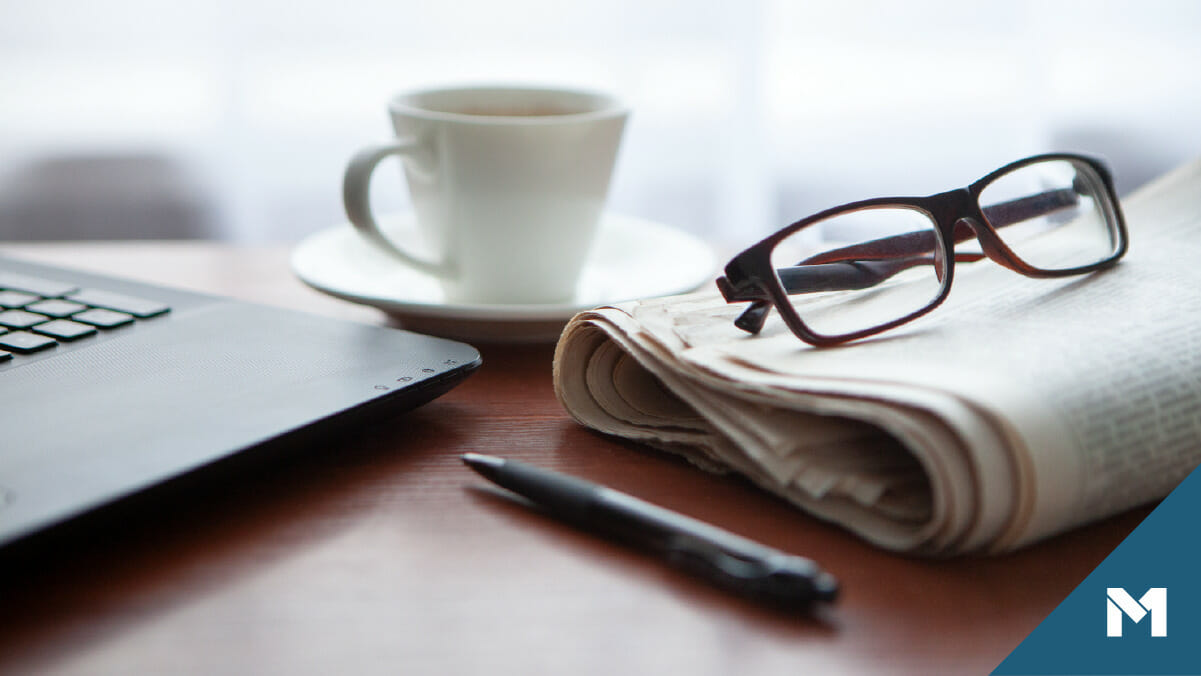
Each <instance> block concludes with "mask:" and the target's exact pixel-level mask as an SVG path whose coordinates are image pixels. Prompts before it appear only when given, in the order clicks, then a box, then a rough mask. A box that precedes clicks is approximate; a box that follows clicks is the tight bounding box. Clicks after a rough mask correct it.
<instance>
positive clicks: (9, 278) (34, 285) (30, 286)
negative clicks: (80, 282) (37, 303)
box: [0, 272, 79, 298]
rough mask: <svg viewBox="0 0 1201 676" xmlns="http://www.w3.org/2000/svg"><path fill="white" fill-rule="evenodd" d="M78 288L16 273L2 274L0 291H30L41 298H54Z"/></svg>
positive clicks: (65, 283) (0, 273)
mask: <svg viewBox="0 0 1201 676" xmlns="http://www.w3.org/2000/svg"><path fill="white" fill-rule="evenodd" d="M78 288H79V287H78V286H75V285H74V284H69V283H67V282H59V281H56V280H53V279H43V278H41V277H31V276H30V275H22V274H20V273H16V272H0V289H7V290H10V291H28V292H29V293H36V294H37V295H39V296H46V297H47V298H53V297H54V296H65V295H67V294H68V293H71V292H72V291H75V290H76V289H78Z"/></svg>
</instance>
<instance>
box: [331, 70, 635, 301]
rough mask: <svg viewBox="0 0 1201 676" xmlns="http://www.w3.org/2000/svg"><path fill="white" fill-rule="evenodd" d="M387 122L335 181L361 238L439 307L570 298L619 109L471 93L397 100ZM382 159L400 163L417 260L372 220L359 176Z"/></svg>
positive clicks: (520, 94)
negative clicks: (382, 137) (437, 292)
mask: <svg viewBox="0 0 1201 676" xmlns="http://www.w3.org/2000/svg"><path fill="white" fill-rule="evenodd" d="M389 113H390V114H391V117H392V126H393V128H394V129H395V132H396V139H395V140H394V141H393V142H392V143H387V144H383V145H378V146H371V147H368V148H364V149H363V150H361V151H359V152H358V153H357V154H356V155H355V156H354V157H353V158H352V159H351V161H350V164H349V166H347V168H346V175H345V179H344V181H343V200H344V202H345V205H346V214H347V216H349V218H350V222H351V223H353V224H354V226H355V227H356V228H357V229H358V231H359V232H360V233H361V234H362V235H363V236H364V237H365V238H366V239H367V241H369V242H371V243H372V244H375V245H376V246H377V247H379V248H380V249H382V250H383V251H386V252H388V253H389V254H391V255H392V256H393V257H395V258H396V260H397V262H398V264H403V265H408V266H410V267H413V268H416V269H418V270H421V271H423V272H425V273H427V274H430V275H433V276H435V277H437V278H438V279H439V280H440V281H441V283H442V287H443V289H444V290H445V294H446V300H447V301H448V302H454V303H481V304H483V303H498V304H504V303H509V304H533V303H555V302H565V301H568V300H570V299H571V298H572V296H573V294H574V292H575V287H576V282H577V281H578V278H579V275H580V272H581V270H582V269H583V267H584V263H585V259H586V257H587V255H588V250H589V248H590V246H591V243H592V240H593V239H594V234H595V232H596V229H597V225H598V223H599V221H600V217H601V214H602V212H603V210H604V204H605V198H606V196H607V193H608V190H609V180H610V177H611V175H612V173H613V164H614V161H615V159H616V156H617V149H618V146H619V145H620V143H621V135H622V131H623V129H624V128H625V122H626V118H627V117H628V116H629V110H628V109H627V108H626V107H625V106H623V105H622V104H621V103H619V102H618V101H617V100H616V99H615V98H613V97H612V96H609V95H606V94H601V93H596V92H588V91H578V90H568V89H550V88H535V87H496V86H473V87H457V88H446V89H427V90H421V91H414V92H408V93H403V94H400V95H397V96H396V97H394V98H393V99H392V101H391V103H390V105H389ZM389 155H399V156H401V158H402V161H403V164H404V169H405V176H406V179H407V183H408V186H409V194H410V197H411V198H412V202H413V206H414V210H415V212H416V220H417V225H418V229H419V231H420V233H421V235H422V236H423V237H424V239H425V243H426V245H427V247H428V248H429V249H432V252H433V253H432V255H431V256H429V257H422V256H419V255H417V254H415V253H413V249H414V247H413V243H412V242H399V241H393V240H392V239H390V238H389V237H388V236H386V235H385V233H384V232H383V231H381V230H380V227H379V225H378V224H377V223H376V220H375V218H374V217H373V216H372V213H371V205H370V201H369V192H370V190H369V187H370V180H371V174H372V172H373V171H374V169H375V167H376V166H377V165H378V164H379V162H380V161H381V160H383V159H384V158H385V157H388V156H389Z"/></svg>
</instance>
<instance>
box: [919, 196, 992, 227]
mask: <svg viewBox="0 0 1201 676" xmlns="http://www.w3.org/2000/svg"><path fill="white" fill-rule="evenodd" d="M930 199H931V201H932V202H933V203H934V204H936V205H937V209H936V211H935V213H934V217H935V218H936V219H937V220H938V223H939V225H941V226H942V227H944V228H946V229H947V230H951V229H953V228H954V227H955V226H956V225H957V224H958V223H959V221H961V220H964V219H969V220H972V221H978V220H980V219H981V218H982V217H983V214H981V213H980V204H979V201H978V200H977V199H976V196H975V195H974V194H972V191H971V190H970V189H968V188H956V189H955V190H948V191H946V192H941V193H938V194H937V195H933V196H932V197H931V198H930Z"/></svg>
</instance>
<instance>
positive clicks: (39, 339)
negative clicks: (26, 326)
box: [0, 331, 58, 354]
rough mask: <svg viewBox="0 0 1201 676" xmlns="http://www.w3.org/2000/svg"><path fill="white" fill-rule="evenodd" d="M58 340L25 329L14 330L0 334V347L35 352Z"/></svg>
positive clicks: (24, 352) (52, 345)
mask: <svg viewBox="0 0 1201 676" xmlns="http://www.w3.org/2000/svg"><path fill="white" fill-rule="evenodd" d="M57 344H58V342H57V341H55V340H54V339H53V338H47V337H46V336H39V335H37V334H34V333H29V332H27V331H14V332H12V333H6V334H4V335H3V336H0V348H3V349H5V350H11V351H12V352H19V353H21V354H27V353H29V352H37V351H38V350H45V349H46V348H48V347H54V346H55V345H57Z"/></svg>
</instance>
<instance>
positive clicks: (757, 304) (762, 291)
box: [717, 153, 1129, 347]
mask: <svg viewBox="0 0 1201 676" xmlns="http://www.w3.org/2000/svg"><path fill="white" fill-rule="evenodd" d="M1055 160H1065V161H1069V162H1072V163H1079V164H1083V165H1086V166H1087V167H1089V168H1090V169H1091V170H1093V171H1094V172H1095V173H1096V174H1097V176H1098V177H1099V178H1100V179H1101V183H1102V187H1103V188H1104V194H1102V195H1099V197H1102V198H1104V199H1102V200H1101V202H1102V203H1101V204H1100V205H1099V206H1100V208H1101V209H1102V211H1103V213H1104V214H1105V216H1107V217H1108V218H1109V219H1110V223H1111V224H1112V225H1113V226H1114V230H1115V234H1116V236H1117V242H1116V246H1115V247H1114V252H1113V254H1112V255H1110V256H1109V257H1108V258H1105V259H1103V260H1101V261H1098V262H1096V263H1091V264H1089V265H1082V266H1077V267H1072V268H1063V269H1052V270H1048V269H1043V268H1038V267H1035V266H1033V265H1030V264H1029V263H1027V262H1025V261H1023V260H1022V259H1021V258H1020V257H1019V256H1018V255H1017V254H1015V253H1014V252H1013V250H1012V249H1010V248H1009V246H1008V245H1006V244H1005V242H1004V241H1003V240H1002V239H1001V237H1000V235H999V234H998V233H997V226H995V225H994V224H993V223H990V222H989V219H988V218H987V217H986V216H985V214H984V208H983V207H981V205H980V194H981V192H982V191H983V190H984V189H985V188H986V187H988V186H989V185H990V184H991V183H993V182H994V181H996V180H997V179H998V178H1000V177H1002V176H1004V175H1006V174H1009V173H1010V172H1013V171H1015V170H1017V169H1021V168H1023V167H1026V166H1029V165H1032V164H1040V163H1043V162H1050V161H1055ZM881 207H896V208H909V209H915V210H917V211H920V212H924V213H925V214H926V215H927V216H929V217H930V219H931V221H932V222H933V224H934V225H935V234H936V236H937V238H938V243H937V245H936V248H935V250H934V252H933V253H934V257H935V265H938V264H940V263H942V264H943V265H945V274H944V275H943V279H942V287H941V288H940V289H939V293H938V295H937V296H936V297H935V298H934V299H933V300H932V301H931V302H930V303H929V304H928V305H926V306H925V307H923V308H921V309H918V310H916V311H914V312H911V313H909V314H907V315H905V316H903V317H899V318H897V319H894V320H891V321H888V322H885V323H883V324H880V325H878V326H874V327H871V328H867V329H862V330H859V331H854V332H851V333H844V334H839V335H834V336H827V335H823V334H819V333H814V332H813V331H812V330H811V329H810V328H809V327H808V325H806V324H805V322H804V320H802V319H801V317H800V315H798V314H797V312H796V309H795V308H794V307H793V305H792V303H791V301H789V300H788V294H787V292H786V291H785V289H784V287H783V284H782V283H781V281H780V277H779V275H778V274H777V272H776V270H775V267H774V266H773V265H772V261H771V254H772V251H773V250H774V249H775V247H776V245H777V244H779V243H780V241H782V240H784V239H785V238H787V237H790V236H792V235H794V234H796V233H797V232H799V231H801V230H804V229H805V228H807V227H809V226H810V225H813V224H814V223H817V222H819V221H824V220H826V219H828V218H831V217H834V216H838V215H840V214H846V213H850V212H854V211H862V210H865V209H876V208H881ZM971 238H974V239H976V241H977V242H979V244H980V249H981V251H982V255H981V254H963V253H960V254H958V255H957V254H956V253H955V244H956V243H957V242H962V241H965V240H967V239H971ZM1128 247H1129V236H1128V234H1127V230H1126V219H1125V217H1124V215H1123V214H1122V209H1121V205H1120V204H1119V203H1118V197H1117V191H1116V190H1115V189H1114V183H1113V175H1112V174H1111V173H1110V171H1109V168H1108V167H1107V166H1106V165H1105V163H1104V162H1103V161H1101V160H1100V159H1097V158H1095V157H1090V156H1088V155H1079V154H1076V153H1046V154H1041V155H1033V156H1031V157H1026V158H1023V159H1020V160H1017V161H1015V162H1011V163H1009V164H1007V165H1005V166H1003V167H1001V168H1000V169H997V170H995V171H993V172H991V173H989V174H988V175H986V176H984V177H983V178H981V179H979V180H977V181H975V182H974V183H972V184H971V185H969V186H967V187H965V188H958V189H955V190H949V191H947V192H942V193H938V194H935V195H930V196H927V197H880V198H875V199H869V200H861V201H858V202H850V203H848V204H843V205H841V206H837V207H832V208H830V209H826V210H824V211H820V212H818V213H816V214H813V215H812V216H808V217H806V218H802V219H801V220H799V221H796V222H795V223H792V224H791V225H789V226H787V227H785V228H783V229H782V230H780V231H778V232H776V233H774V234H772V235H770V236H768V237H767V238H765V239H763V240H762V241H760V242H758V243H756V244H754V245H752V246H750V247H748V248H747V249H745V250H744V251H742V252H741V253H739V254H738V255H736V256H734V257H733V258H732V259H730V262H729V263H728V264H727V265H726V267H725V275H724V276H722V277H719V278H718V279H717V287H718V289H719V290H720V291H721V294H722V296H723V297H724V298H725V299H726V302H728V303H736V302H745V301H750V302H751V306H750V307H749V308H747V310H746V311H745V312H743V313H742V315H740V316H739V317H738V319H736V320H735V321H734V324H735V326H737V327H738V328H740V329H742V330H744V331H747V332H748V333H752V334H757V333H759V331H760V329H762V328H763V324H764V322H765V321H766V320H767V314H768V312H769V311H770V310H771V308H772V307H775V309H776V311H777V312H778V313H779V314H780V317H781V318H782V319H783V320H784V323H785V324H786V325H787V326H788V328H789V330H791V331H792V333H793V334H794V335H796V337H798V338H800V339H801V340H803V341H805V342H806V343H809V344H810V345H815V346H818V347H827V346H832V345H838V344H841V343H846V342H850V341H853V340H858V339H860V338H865V337H867V336H872V335H876V334H878V333H883V332H885V331H888V330H890V329H893V328H896V327H897V326H900V325H902V324H905V323H907V322H910V321H912V320H914V319H916V318H918V317H920V316H922V315H924V314H926V313H928V312H930V311H931V310H933V309H934V308H936V307H938V306H939V305H941V304H942V302H943V301H944V300H946V298H947V295H948V294H949V293H950V290H951V283H952V281H953V280H954V277H955V261H956V259H958V260H960V261H961V262H969V261H976V260H980V259H982V258H985V257H987V258H989V259H991V260H993V261H995V262H996V263H998V264H999V265H1001V266H1003V267H1006V268H1008V269H1010V270H1013V271H1014V272H1017V273H1018V274H1021V275H1024V276H1026V277H1033V278H1054V277H1069V276H1072V275H1080V274H1085V273H1088V272H1093V271H1096V270H1100V269H1103V268H1107V267H1109V266H1111V265H1113V264H1115V263H1116V262H1117V261H1118V260H1119V259H1120V258H1121V257H1122V256H1123V255H1125V253H1126V250H1127V248H1128ZM828 253H835V252H828ZM940 255H941V260H940V259H939V257H940ZM830 260H838V259H837V258H834V259H830ZM844 260H845V259H844ZM843 288H856V287H854V286H848V287H843Z"/></svg>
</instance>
